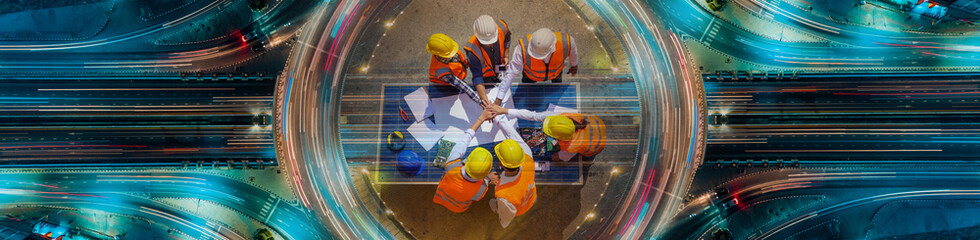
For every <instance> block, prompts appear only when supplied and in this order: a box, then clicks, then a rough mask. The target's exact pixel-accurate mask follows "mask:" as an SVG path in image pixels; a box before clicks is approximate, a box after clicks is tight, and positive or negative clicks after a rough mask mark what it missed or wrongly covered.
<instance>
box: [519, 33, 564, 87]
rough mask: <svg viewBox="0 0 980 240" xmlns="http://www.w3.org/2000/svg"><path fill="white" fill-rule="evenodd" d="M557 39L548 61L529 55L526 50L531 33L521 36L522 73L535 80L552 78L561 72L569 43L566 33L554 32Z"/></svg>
mask: <svg viewBox="0 0 980 240" xmlns="http://www.w3.org/2000/svg"><path fill="white" fill-rule="evenodd" d="M555 37H556V38H557V41H556V42H555V52H554V53H551V58H549V59H547V60H548V62H545V61H544V60H538V59H535V58H533V57H531V55H530V54H528V53H527V51H528V47H529V46H528V44H527V43H529V42H530V39H531V35H530V34H528V35H527V37H524V38H521V40H520V42H518V44H520V46H521V49H520V50H521V51H522V54H521V61H523V62H524V75H526V76H527V78H528V79H531V80H534V81H536V82H540V81H547V80H552V79H555V78H557V77H558V75H559V74H561V71H562V70H563V69H565V59H566V58H568V52H569V47H571V44H570V43H569V42H568V41H569V40H568V34H564V33H557V32H556V33H555Z"/></svg>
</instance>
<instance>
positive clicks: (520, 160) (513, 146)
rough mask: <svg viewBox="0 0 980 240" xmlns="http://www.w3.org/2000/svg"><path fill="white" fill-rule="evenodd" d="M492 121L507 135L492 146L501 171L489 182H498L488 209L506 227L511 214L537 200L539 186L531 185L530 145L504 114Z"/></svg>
mask: <svg viewBox="0 0 980 240" xmlns="http://www.w3.org/2000/svg"><path fill="white" fill-rule="evenodd" d="M493 122H494V124H497V127H498V128H500V129H501V132H502V133H503V134H504V137H505V138H507V139H505V140H504V141H502V142H500V143H498V144H497V145H496V146H494V148H493V151H494V153H496V155H497V159H498V160H500V165H501V166H503V168H504V173H503V174H502V175H500V176H499V178H498V180H497V182H492V184H494V185H497V186H496V188H495V189H494V199H490V210H492V211H493V212H495V213H497V216H498V218H499V220H500V226H501V227H504V228H506V227H507V226H508V225H510V223H511V221H513V220H514V217H517V216H521V215H523V214H524V213H526V212H527V210H529V209H531V206H534V203H535V202H536V201H537V200H538V193H537V192H538V190H537V187H535V185H534V159H532V158H531V155H530V154H531V148H530V147H528V145H527V143H525V142H524V139H523V138H521V134H520V133H518V132H517V130H516V129H514V127H513V126H510V125H507V124H506V123H507V117H506V116H503V115H499V116H497V117H495V118H494V120H493Z"/></svg>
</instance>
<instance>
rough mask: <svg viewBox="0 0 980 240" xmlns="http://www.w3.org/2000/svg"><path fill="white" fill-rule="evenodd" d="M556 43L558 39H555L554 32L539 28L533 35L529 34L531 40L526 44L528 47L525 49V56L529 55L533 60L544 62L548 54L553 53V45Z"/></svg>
mask: <svg viewBox="0 0 980 240" xmlns="http://www.w3.org/2000/svg"><path fill="white" fill-rule="evenodd" d="M556 42H558V38H557V37H555V32H553V31H551V29H548V28H541V29H538V30H537V31H534V33H531V40H530V42H529V43H528V45H530V47H528V48H527V54H529V55H531V57H533V58H534V59H538V60H544V58H545V57H547V56H548V54H551V53H552V52H554V51H555V43H556Z"/></svg>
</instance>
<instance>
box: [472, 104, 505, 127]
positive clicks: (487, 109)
mask: <svg viewBox="0 0 980 240" xmlns="http://www.w3.org/2000/svg"><path fill="white" fill-rule="evenodd" d="M480 106H481V107H483V113H481V114H480V117H479V118H478V119H477V122H480V123H482V122H484V121H489V122H493V119H494V118H496V117H497V116H499V115H501V114H507V110H508V109H507V108H504V107H501V106H500V99H497V101H495V102H493V103H491V102H490V101H487V100H484V101H483V102H482V103H480Z"/></svg>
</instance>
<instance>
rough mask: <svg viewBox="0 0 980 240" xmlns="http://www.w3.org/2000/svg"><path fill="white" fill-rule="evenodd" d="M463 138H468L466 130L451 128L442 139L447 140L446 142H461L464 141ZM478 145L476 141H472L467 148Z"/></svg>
mask: <svg viewBox="0 0 980 240" xmlns="http://www.w3.org/2000/svg"><path fill="white" fill-rule="evenodd" d="M463 136H466V132H465V130H463V129H459V128H457V127H453V126H449V129H446V134H445V135H443V136H442V139H445V140H446V141H452V142H459V141H460V140H462V139H463ZM476 145H477V143H476V141H473V140H471V141H470V142H469V145H467V146H468V147H473V146H476Z"/></svg>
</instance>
